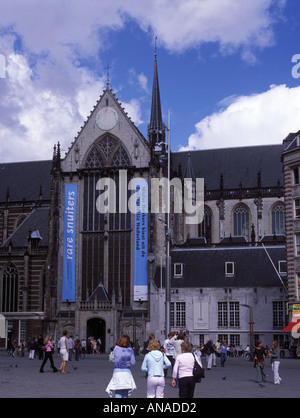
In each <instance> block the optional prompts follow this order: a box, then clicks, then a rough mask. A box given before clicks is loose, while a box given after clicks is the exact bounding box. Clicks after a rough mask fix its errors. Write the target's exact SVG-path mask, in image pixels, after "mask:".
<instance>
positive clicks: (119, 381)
mask: <svg viewBox="0 0 300 418" xmlns="http://www.w3.org/2000/svg"><path fill="white" fill-rule="evenodd" d="M248 353H249V354H250V356H249V359H250V360H253V361H254V367H255V369H256V382H257V383H260V381H261V380H262V381H265V379H266V375H265V373H264V360H265V359H266V358H270V359H271V364H272V371H273V381H274V384H280V382H281V377H280V376H279V366H280V348H279V345H278V343H277V341H273V344H272V348H271V349H269V348H268V347H263V345H262V343H261V341H258V342H257V344H256V347H255V349H254V351H253V352H251V351H250V347H249V345H247V346H246V347H245V348H243V347H242V346H233V345H228V344H226V342H225V341H222V342H219V341H217V342H216V343H214V341H213V339H209V340H208V341H207V342H206V343H205V344H203V345H202V346H198V345H192V344H191V342H190V339H189V336H188V335H185V334H184V333H182V332H180V333H176V334H175V333H172V332H170V333H169V335H168V337H167V338H166V339H165V341H164V343H163V344H162V345H161V343H160V342H159V341H156V340H155V336H154V334H150V335H149V338H148V339H147V341H145V342H144V346H143V348H140V350H139V351H138V353H137V354H142V355H144V359H143V362H142V366H141V370H142V371H144V372H145V373H146V378H147V398H163V397H164V388H165V377H166V376H167V373H168V370H170V373H171V377H172V386H173V387H174V388H177V387H178V389H179V398H193V396H194V390H195V384H196V379H195V376H194V372H193V370H194V365H195V361H196V362H197V363H198V364H199V365H200V367H201V368H202V369H203V368H204V365H203V363H202V359H203V358H205V369H206V370H210V369H211V368H212V367H216V365H217V364H216V359H217V357H219V358H220V363H221V367H225V364H226V360H227V358H228V357H237V356H240V357H244V356H246V355H247V354H248ZM135 354H136V347H133V346H132V343H131V341H130V338H129V336H127V335H123V336H122V337H121V338H120V339H119V340H118V341H117V343H116V346H115V347H114V348H112V352H111V355H110V361H113V362H114V363H115V367H114V372H113V376H112V378H111V380H110V382H109V384H108V386H107V388H106V392H107V393H108V394H109V396H113V391H114V392H115V397H119V398H120V397H121V398H127V397H128V396H129V395H130V393H131V392H132V391H133V390H134V389H136V384H135V381H134V377H133V375H132V373H131V366H133V365H134V364H135Z"/></svg>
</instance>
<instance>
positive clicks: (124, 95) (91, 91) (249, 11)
mask: <svg viewBox="0 0 300 418" xmlns="http://www.w3.org/2000/svg"><path fill="white" fill-rule="evenodd" d="M299 18H300V2H299V0H238V1H237V0H185V1H182V0H84V1H82V0H51V1H50V0H26V1H24V0H0V161H1V162H15V161H34V160H49V159H51V158H52V155H53V147H54V145H55V144H57V143H58V142H59V143H60V144H61V149H62V156H64V152H67V151H68V148H69V147H70V146H71V143H72V141H74V137H76V136H77V133H78V132H79V131H80V129H81V127H82V126H83V124H84V122H85V121H86V119H87V117H88V116H89V114H90V112H91V110H92V109H93V107H94V105H95V104H96V102H97V100H98V99H99V97H100V96H101V94H102V93H103V89H105V87H106V78H107V71H108V67H109V80H110V86H111V88H112V90H113V92H114V93H115V95H116V97H117V98H118V100H119V101H120V102H121V103H122V105H123V106H124V107H125V110H126V111H127V112H128V114H129V116H130V117H131V119H132V120H133V121H134V123H135V124H136V126H137V127H138V128H139V130H140V131H141V132H142V134H143V135H144V136H145V138H147V126H148V123H149V120H150V109H151V93H152V81H153V69H154V51H155V43H156V50H157V63H158V76H159V85H160V94H161V105H162V110H163V120H164V122H165V124H166V125H168V114H169V113H170V121H171V122H170V140H171V150H172V151H173V152H176V151H180V150H184V151H187V150H195V149H214V148H228V147H241V146H247V145H265V144H281V143H282V141H283V139H284V138H285V137H286V136H287V135H288V134H289V133H290V132H297V131H298V130H299V129H300V35H299V33H300V31H299ZM155 38H157V39H156V40H155Z"/></svg>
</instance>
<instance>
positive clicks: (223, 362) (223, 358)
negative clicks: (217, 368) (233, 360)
mask: <svg viewBox="0 0 300 418" xmlns="http://www.w3.org/2000/svg"><path fill="white" fill-rule="evenodd" d="M226 358H227V354H226V353H221V366H222V367H224V366H225V361H226Z"/></svg>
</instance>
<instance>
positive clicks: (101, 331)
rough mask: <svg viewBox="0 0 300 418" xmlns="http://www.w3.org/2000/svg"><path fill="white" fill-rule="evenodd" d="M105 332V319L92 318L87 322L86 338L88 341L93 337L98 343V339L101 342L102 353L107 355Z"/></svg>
mask: <svg viewBox="0 0 300 418" xmlns="http://www.w3.org/2000/svg"><path fill="white" fill-rule="evenodd" d="M105 332H106V324H105V321H104V319H101V318H91V319H89V320H88V321H87V324H86V334H87V335H86V338H87V341H88V339H89V338H91V337H93V338H94V339H95V340H96V341H97V340H98V338H100V340H101V346H100V351H101V353H105Z"/></svg>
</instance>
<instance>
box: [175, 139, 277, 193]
mask: <svg viewBox="0 0 300 418" xmlns="http://www.w3.org/2000/svg"><path fill="white" fill-rule="evenodd" d="M281 153H282V145H261V146H249V147H238V148H223V149H211V150H198V151H183V152H172V153H171V164H172V169H173V170H174V171H177V172H178V170H179V165H180V164H181V172H182V173H185V172H186V167H187V164H188V161H189V157H190V163H191V165H192V167H193V172H194V175H195V177H196V178H204V184H205V187H206V188H207V189H208V190H219V189H220V177H221V175H223V183H224V189H238V188H239V185H240V183H241V184H242V187H243V188H248V187H249V188H256V187H257V181H258V173H259V172H260V174H261V186H262V187H269V186H273V187H274V186H276V185H277V181H278V180H279V181H280V183H281V185H283V173H282V165H281ZM189 169H190V168H189Z"/></svg>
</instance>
